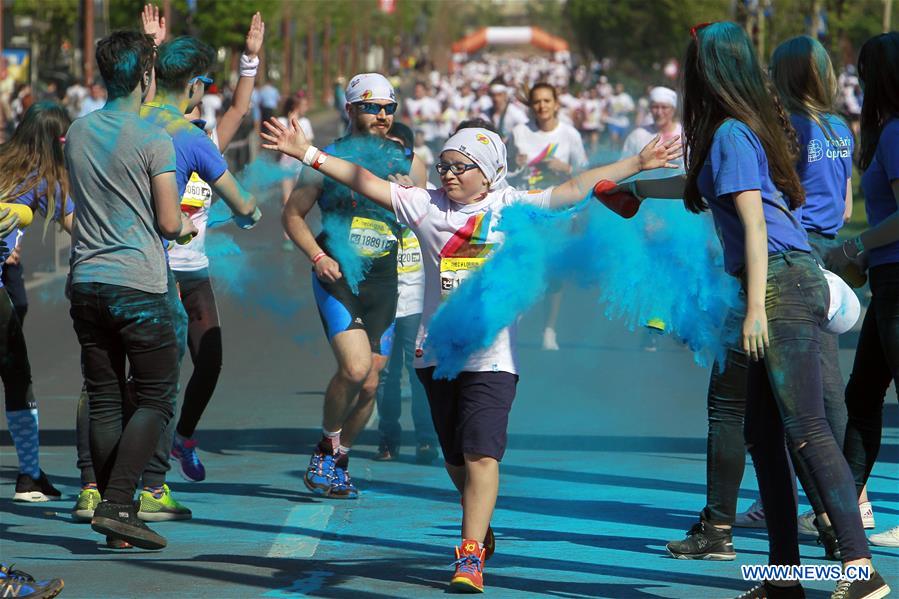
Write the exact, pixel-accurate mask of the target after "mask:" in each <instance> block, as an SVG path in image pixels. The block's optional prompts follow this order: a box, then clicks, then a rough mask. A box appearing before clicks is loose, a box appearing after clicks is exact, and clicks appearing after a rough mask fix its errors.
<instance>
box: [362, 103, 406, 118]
mask: <svg viewBox="0 0 899 599" xmlns="http://www.w3.org/2000/svg"><path fill="white" fill-rule="evenodd" d="M353 106H355V107H356V108H358V109H359V112H361V113H363V114H380V113H381V111H382V110H383V111H384V114H386V115H387V116H390V115H392V114H393V113H395V112H396V102H393V103H392V104H378V103H376V102H355V103H354V104H353Z"/></svg>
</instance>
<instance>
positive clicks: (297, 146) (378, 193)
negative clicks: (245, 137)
mask: <svg viewBox="0 0 899 599" xmlns="http://www.w3.org/2000/svg"><path fill="white" fill-rule="evenodd" d="M264 125H265V129H266V130H267V131H262V132H260V135H261V136H262V139H264V140H265V141H266V142H267V143H263V144H262V147H263V148H265V149H266V150H277V151H279V152H281V153H283V154H287V155H288V156H292V157H294V158H296V159H297V160H302V161H303V163H304V164H309V165H311V166H312V167H313V168H314V169H316V170H318V171H321V172H322V174H324V175H327V176H328V177H331V178H332V179H334V180H335V181H337V182H338V183H343V184H344V185H346V186H347V187H349V188H350V189H352V190H353V191H355V192H356V193H360V194H362V195H364V196H365V197H366V198H368V199H370V200H371V201H373V202H374V203H376V204H378V205H379V206H381V207H382V208H385V209H387V210H390V211H391V212H393V202H391V200H390V182H389V181H387V180H385V179H381V178H379V177H377V176H375V175H374V174H372V173H371V172H370V171H368V170H367V169H364V168H362V167H361V166H359V165H357V164H353V163H352V162H347V161H346V160H341V159H340V158H337V157H336V156H329V155H327V154H325V153H324V152H322V151H321V150H319V149H318V148H316V147H315V146H313V145H312V144H310V143H309V141H308V140H307V139H306V136H305V135H304V134H303V130H302V129H301V128H300V123H299V121H298V120H297V119H296V118H292V119H290V124H289V125H288V126H284V125H282V124H281V123H280V122H279V121H278V120H277V119H275V118H272V119H270V120H268V121H266V122H265V123H264ZM307 153H308V154H309V156H308V157H307Z"/></svg>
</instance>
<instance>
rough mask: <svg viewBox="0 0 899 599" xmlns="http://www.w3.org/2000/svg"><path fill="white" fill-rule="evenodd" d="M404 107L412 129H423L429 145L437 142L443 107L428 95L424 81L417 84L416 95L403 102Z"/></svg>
mask: <svg viewBox="0 0 899 599" xmlns="http://www.w3.org/2000/svg"><path fill="white" fill-rule="evenodd" d="M403 107H404V110H405V111H406V116H407V117H408V118H409V122H410V123H411V126H412V129H413V130H415V131H421V132H422V133H423V134H424V136H425V142H426V143H427V144H428V145H432V144H434V143H436V141H437V135H438V130H439V127H440V116H441V115H442V114H443V108H442V107H441V106H440V102H438V101H437V100H436V99H435V98H433V97H431V96H430V95H428V88H427V86H426V85H425V84H424V83H422V82H421V81H419V82H418V83H416V84H415V97H414V98H410V99H408V100H406V101H405V102H403Z"/></svg>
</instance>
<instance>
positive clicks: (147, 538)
mask: <svg viewBox="0 0 899 599" xmlns="http://www.w3.org/2000/svg"><path fill="white" fill-rule="evenodd" d="M91 528H93V529H94V530H95V531H97V532H98V533H100V534H104V535H106V536H107V537H113V538H114V539H121V540H123V541H126V542H127V543H130V544H132V545H134V546H135V547H140V548H141V549H162V548H163V547H165V546H166V545H167V543H166V540H165V537H163V536H162V535H160V534H157V533H155V532H153V531H152V530H150V527H148V526H147V525H146V524H144V522H143V520H141V519H140V518H138V517H137V508H135V506H134V504H133V503H110V502H109V501H103V502H101V503H100V505H98V506H97V509H95V510H94V517H93V518H92V519H91Z"/></svg>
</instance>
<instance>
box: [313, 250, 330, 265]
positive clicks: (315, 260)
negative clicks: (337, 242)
mask: <svg viewBox="0 0 899 599" xmlns="http://www.w3.org/2000/svg"><path fill="white" fill-rule="evenodd" d="M327 255H328V254H326V253H324V252H319V253H317V254H316V255H314V256H312V266H315V265H316V264H318V263H319V261H320V260H321V259H322V258H324V257H326V256H327Z"/></svg>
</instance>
